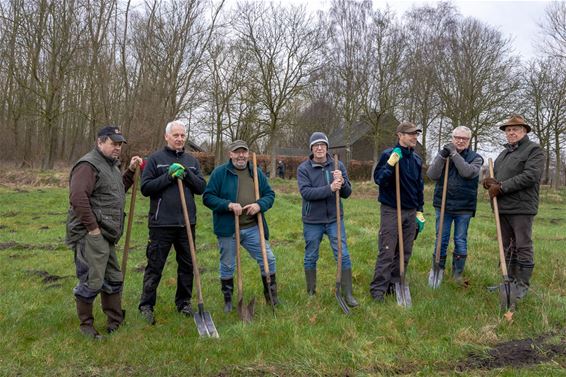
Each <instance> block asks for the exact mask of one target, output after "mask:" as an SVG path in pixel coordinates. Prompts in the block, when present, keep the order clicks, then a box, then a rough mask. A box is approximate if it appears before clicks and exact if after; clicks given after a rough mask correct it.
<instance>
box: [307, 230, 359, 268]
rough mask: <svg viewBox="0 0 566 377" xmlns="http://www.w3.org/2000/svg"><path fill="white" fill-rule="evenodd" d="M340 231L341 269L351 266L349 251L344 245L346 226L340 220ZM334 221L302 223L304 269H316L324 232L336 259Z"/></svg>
mask: <svg viewBox="0 0 566 377" xmlns="http://www.w3.org/2000/svg"><path fill="white" fill-rule="evenodd" d="M340 225H341V232H342V269H343V270H347V269H351V268H352V262H351V261H350V253H349V252H348V246H347V245H346V228H345V227H344V222H343V221H340ZM336 232H337V228H336V222H333V223H329V224H308V223H303V236H304V237H305V259H304V266H305V270H316V262H317V261H318V250H319V247H320V241H322V236H323V235H324V234H326V235H327V236H328V240H329V241H330V247H331V248H332V251H333V252H334V260H335V261H338V237H337V234H336Z"/></svg>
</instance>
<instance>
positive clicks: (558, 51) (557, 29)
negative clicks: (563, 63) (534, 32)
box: [540, 1, 566, 59]
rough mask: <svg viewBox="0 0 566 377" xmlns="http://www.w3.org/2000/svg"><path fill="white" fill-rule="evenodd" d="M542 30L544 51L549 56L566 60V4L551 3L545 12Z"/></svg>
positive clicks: (561, 2) (541, 25) (560, 2)
mask: <svg viewBox="0 0 566 377" xmlns="http://www.w3.org/2000/svg"><path fill="white" fill-rule="evenodd" d="M540 28H541V31H542V33H543V45H542V48H543V49H544V51H545V52H546V53H547V54H548V55H551V56H554V57H558V58H561V59H566V2H563V1H553V2H551V3H550V4H549V5H548V7H547V8H546V10H545V19H544V21H543V22H542V23H541V24H540Z"/></svg>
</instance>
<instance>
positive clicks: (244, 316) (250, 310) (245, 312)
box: [234, 214, 255, 323]
mask: <svg viewBox="0 0 566 377" xmlns="http://www.w3.org/2000/svg"><path fill="white" fill-rule="evenodd" d="M234 224H235V225H236V232H235V233H236V269H237V274H238V315H239V316H240V319H241V320H242V321H243V322H245V323H249V322H251V321H252V319H253V317H254V306H255V297H254V298H252V299H251V300H250V302H249V304H248V305H247V306H246V305H244V284H243V282H242V268H241V264H240V221H239V217H238V215H236V214H234Z"/></svg>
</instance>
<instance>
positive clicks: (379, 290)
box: [370, 204, 417, 298]
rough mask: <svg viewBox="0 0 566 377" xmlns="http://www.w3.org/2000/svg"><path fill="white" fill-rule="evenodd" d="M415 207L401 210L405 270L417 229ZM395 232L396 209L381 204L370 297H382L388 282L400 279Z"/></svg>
mask: <svg viewBox="0 0 566 377" xmlns="http://www.w3.org/2000/svg"><path fill="white" fill-rule="evenodd" d="M416 214H417V211H416V209H403V210H401V219H402V226H403V241H404V242H403V245H404V253H405V261H404V262H405V271H407V265H408V264H409V259H410V258H411V254H412V252H413V241H414V240H415V233H416V231H417V223H416ZM398 241H399V238H398V232H397V209H395V208H392V207H389V206H386V205H383V204H382V205H381V225H380V227H379V240H378V243H379V255H378V256H377V261H376V262H375V269H374V273H373V280H372V281H371V283H370V293H371V296H372V297H374V298H375V297H379V296H381V297H383V295H384V294H385V293H387V291H388V289H389V285H390V284H394V283H396V282H399V281H400V271H399V245H398V243H399V242H398Z"/></svg>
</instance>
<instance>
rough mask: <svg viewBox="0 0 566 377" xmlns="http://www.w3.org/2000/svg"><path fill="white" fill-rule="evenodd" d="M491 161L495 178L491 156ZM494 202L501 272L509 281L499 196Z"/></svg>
mask: <svg viewBox="0 0 566 377" xmlns="http://www.w3.org/2000/svg"><path fill="white" fill-rule="evenodd" d="M488 163H489V176H490V177H491V178H495V175H494V173H493V160H492V159H491V158H490V159H489V160H488ZM491 202H492V204H493V215H494V216H495V229H496V231H497V245H498V246H499V265H500V266H501V274H502V275H503V280H504V281H508V280H509V275H508V273H507V263H506V262H505V251H504V249H503V237H502V236H501V222H500V221H499V208H498V206H497V197H495V196H494V197H493V199H491Z"/></svg>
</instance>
